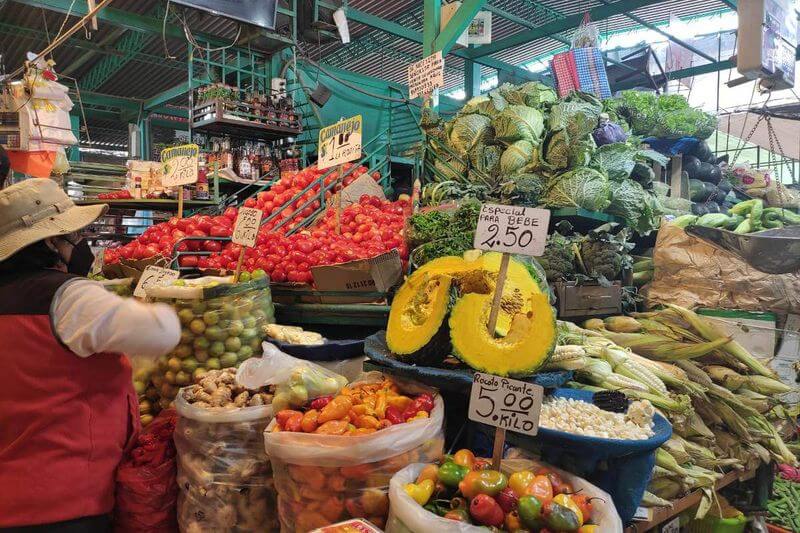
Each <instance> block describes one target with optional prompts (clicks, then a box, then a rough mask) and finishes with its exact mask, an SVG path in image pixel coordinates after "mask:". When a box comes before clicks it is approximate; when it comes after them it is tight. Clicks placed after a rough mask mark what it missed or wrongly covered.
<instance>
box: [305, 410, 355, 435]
mask: <svg viewBox="0 0 800 533" xmlns="http://www.w3.org/2000/svg"><path fill="white" fill-rule="evenodd" d="M323 412H324V411H323ZM321 416H322V413H320V417H321ZM349 425H350V422H348V421H347V420H329V421H328V422H325V423H324V424H322V425H320V426H319V427H318V428H317V430H316V431H315V432H314V433H319V434H320V435H344V434H345V432H346V431H347V429H348V426H349Z"/></svg>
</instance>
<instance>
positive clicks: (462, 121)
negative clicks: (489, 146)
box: [449, 114, 492, 156]
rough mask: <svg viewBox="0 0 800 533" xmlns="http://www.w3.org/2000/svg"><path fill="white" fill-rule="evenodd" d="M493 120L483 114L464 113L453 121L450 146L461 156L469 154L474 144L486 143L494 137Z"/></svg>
mask: <svg viewBox="0 0 800 533" xmlns="http://www.w3.org/2000/svg"><path fill="white" fill-rule="evenodd" d="M491 125H492V121H491V119H490V118H489V117H486V116H483V115H477V114H472V115H463V116H460V117H457V118H456V119H455V120H454V121H453V122H452V129H451V130H450V131H449V139H450V143H449V144H450V146H451V147H452V148H453V150H455V152H456V153H457V154H458V155H460V156H465V155H467V154H468V153H469V152H470V150H471V149H472V147H473V146H476V145H480V144H486V142H487V141H489V140H491V137H492V127H491Z"/></svg>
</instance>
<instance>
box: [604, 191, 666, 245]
mask: <svg viewBox="0 0 800 533" xmlns="http://www.w3.org/2000/svg"><path fill="white" fill-rule="evenodd" d="M606 212H607V213H610V214H612V215H617V216H619V217H621V218H624V219H625V222H626V223H627V225H628V226H629V227H630V228H632V229H634V230H635V231H636V232H638V233H640V234H647V233H649V232H650V231H652V230H654V229H656V228H657V227H658V217H659V216H660V215H661V205H660V204H659V203H658V199H657V198H656V197H655V195H654V194H653V193H651V192H648V191H645V190H644V188H643V187H642V186H641V185H640V184H639V183H637V182H635V181H633V180H623V181H622V182H620V183H617V184H615V185H614V187H612V188H611V204H610V205H609V206H608V209H606Z"/></svg>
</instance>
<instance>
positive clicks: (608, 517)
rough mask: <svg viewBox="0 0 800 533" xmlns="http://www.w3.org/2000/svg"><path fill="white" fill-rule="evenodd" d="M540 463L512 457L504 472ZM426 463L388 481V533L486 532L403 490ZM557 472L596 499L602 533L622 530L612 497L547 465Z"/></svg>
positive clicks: (595, 514) (595, 515)
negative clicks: (434, 509)
mask: <svg viewBox="0 0 800 533" xmlns="http://www.w3.org/2000/svg"><path fill="white" fill-rule="evenodd" d="M539 466H542V465H541V464H539V463H537V462H535V461H531V460H527V459H510V460H504V461H503V463H502V467H501V469H502V471H503V472H505V473H506V474H510V473H512V472H518V471H520V470H532V469H536V468H538V467H539ZM424 467H425V464H421V463H420V464H412V465H408V466H407V467H405V468H404V469H402V470H401V471H399V472H398V473H397V474H395V475H394V476H393V477H392V480H391V482H390V483H389V500H390V501H391V511H390V513H389V519H388V520H387V522H386V528H385V530H386V533H428V532H429V531H436V532H437V533H480V532H481V531H486V528H485V527H481V526H475V525H472V524H465V523H463V522H457V521H455V520H448V519H446V518H442V517H440V516H437V515H435V514H433V513H431V512H429V511H426V510H425V509H423V508H422V507H421V506H420V505H419V504H418V503H417V502H415V501H414V500H413V499H411V496H409V495H408V494H406V491H405V490H404V489H403V487H404V486H405V484H406V483H413V482H414V481H415V480H416V479H417V476H418V475H419V473H420V472H421V471H422V469H423V468H424ZM547 467H548V468H550V469H551V470H553V471H555V472H557V473H558V474H559V476H561V478H562V479H563V480H564V481H567V482H569V484H570V485H572V487H573V488H574V489H575V490H576V491H582V493H583V494H587V495H589V496H591V497H593V498H595V497H596V498H598V499H597V500H593V501H592V504H593V505H592V506H593V509H594V510H593V512H592V523H593V524H596V525H597V526H598V528H597V530H598V531H602V532H603V533H622V520H620V518H619V515H618V514H617V510H616V508H615V507H614V503H613V502H612V501H611V496H609V495H608V494H607V493H605V492H603V491H602V490H600V489H599V488H597V487H595V486H594V485H592V484H591V483H589V482H588V481H586V480H585V479H583V478H580V477H578V476H575V475H573V474H570V473H569V472H565V471H563V470H560V469H558V468H555V467H552V466H549V465H548V466H547Z"/></svg>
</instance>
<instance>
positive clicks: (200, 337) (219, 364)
mask: <svg viewBox="0 0 800 533" xmlns="http://www.w3.org/2000/svg"><path fill="white" fill-rule="evenodd" d="M212 281H215V282H219V281H222V283H218V284H217V285H216V286H212V287H209V286H205V287H204V286H203V285H206V284H207V283H209V282H212ZM225 281H227V280H226V278H199V279H198V280H187V281H186V283H187V284H186V285H184V286H169V287H153V288H152V289H149V290H148V292H147V296H148V298H154V299H156V300H158V301H161V302H165V303H169V304H170V305H172V306H173V307H174V308H175V311H176V312H177V313H178V318H179V319H180V322H181V340H180V343H179V344H178V346H176V347H175V348H174V349H173V350H172V352H170V353H169V354H167V355H166V356H164V357H161V358H160V359H159V360H158V369H157V371H155V372H153V374H152V377H151V379H152V381H153V385H154V386H155V387H156V388H157V389H158V391H159V397H160V399H159V401H158V403H159V406H160V407H161V408H166V407H168V406H169V404H170V403H171V402H172V401H173V400H174V399H175V395H176V394H177V393H178V389H179V388H180V387H183V386H186V385H189V384H190V383H193V382H194V381H195V380H197V379H199V378H200V377H201V376H202V375H203V374H204V373H205V372H206V371H208V370H218V369H220V368H230V367H235V366H238V365H239V364H240V363H241V362H242V361H245V360H247V359H249V358H251V357H254V356H257V355H260V354H261V342H262V341H263V340H264V337H265V335H264V332H263V326H264V325H265V324H270V323H273V322H275V308H274V306H273V303H272V293H271V292H270V290H269V280H268V279H267V278H262V279H257V280H253V281H250V282H247V283H237V284H235V285H234V284H231V283H226V282H225ZM255 388H258V387H255Z"/></svg>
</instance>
